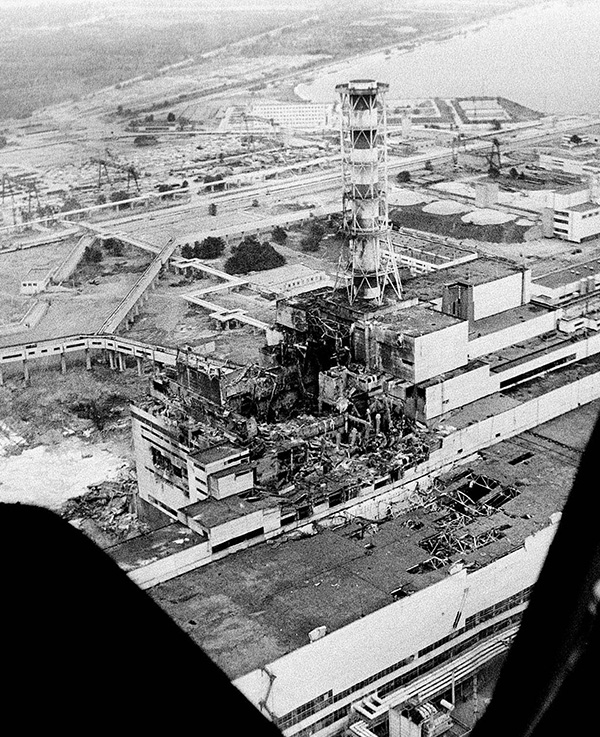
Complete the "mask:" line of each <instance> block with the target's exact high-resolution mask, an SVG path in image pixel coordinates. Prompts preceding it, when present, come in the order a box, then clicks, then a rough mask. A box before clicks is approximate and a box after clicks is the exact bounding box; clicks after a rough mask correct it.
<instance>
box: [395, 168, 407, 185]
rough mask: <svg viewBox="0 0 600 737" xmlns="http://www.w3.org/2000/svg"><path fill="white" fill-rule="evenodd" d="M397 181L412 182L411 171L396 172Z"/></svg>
mask: <svg viewBox="0 0 600 737" xmlns="http://www.w3.org/2000/svg"><path fill="white" fill-rule="evenodd" d="M396 181H397V182H398V183H399V184H405V183H406V182H410V172H409V171H408V170H404V171H399V172H398V173H397V174H396Z"/></svg>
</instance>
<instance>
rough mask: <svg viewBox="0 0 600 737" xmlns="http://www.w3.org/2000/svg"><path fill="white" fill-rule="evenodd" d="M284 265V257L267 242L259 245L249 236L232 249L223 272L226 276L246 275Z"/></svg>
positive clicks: (253, 237)
mask: <svg viewBox="0 0 600 737" xmlns="http://www.w3.org/2000/svg"><path fill="white" fill-rule="evenodd" d="M285 263H286V260H285V257H284V256H282V255H281V254H280V253H279V252H278V251H276V250H275V249H274V248H273V246H272V245H271V244H270V243H269V242H268V241H265V242H264V243H260V242H259V240H258V238H257V237H256V236H254V235H251V236H247V237H246V238H244V240H243V241H241V243H239V244H238V245H237V246H234V247H233V248H232V250H231V256H230V257H229V258H228V259H227V261H226V262H225V271H226V272H227V273H228V274H248V273H249V272H250V271H265V270H266V269H275V268H277V267H278V266H283V265H284V264H285Z"/></svg>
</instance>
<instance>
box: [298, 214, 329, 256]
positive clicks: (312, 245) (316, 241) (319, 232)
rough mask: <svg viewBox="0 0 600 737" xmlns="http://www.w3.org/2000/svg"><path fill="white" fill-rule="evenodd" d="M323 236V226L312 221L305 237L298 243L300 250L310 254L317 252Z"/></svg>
mask: <svg viewBox="0 0 600 737" xmlns="http://www.w3.org/2000/svg"><path fill="white" fill-rule="evenodd" d="M324 235H325V226H324V225H322V224H321V223H320V222H319V221H318V220H313V221H312V222H311V224H310V227H309V229H308V233H307V235H306V236H305V237H304V238H303V239H302V241H301V243H300V246H301V248H302V250H303V251H310V252H314V251H318V250H319V246H320V245H321V241H322V240H323V236H324Z"/></svg>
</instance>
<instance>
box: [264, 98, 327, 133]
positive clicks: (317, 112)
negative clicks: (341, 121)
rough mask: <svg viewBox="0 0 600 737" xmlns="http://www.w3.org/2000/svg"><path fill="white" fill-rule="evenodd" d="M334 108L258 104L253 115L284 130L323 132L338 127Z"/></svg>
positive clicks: (291, 104)
mask: <svg viewBox="0 0 600 737" xmlns="http://www.w3.org/2000/svg"><path fill="white" fill-rule="evenodd" d="M333 110H334V106H333V105H332V104H325V103H312V102H300V103H277V102H273V103H257V104H255V105H253V106H252V111H251V115H252V116H253V117H254V118H261V119H264V121H265V122H266V123H269V121H271V120H272V121H273V122H274V123H275V124H276V125H280V126H282V127H283V128H298V129H300V130H323V129H324V128H333V127H335V125H336V122H335V121H334V115H333Z"/></svg>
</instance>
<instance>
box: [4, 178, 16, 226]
mask: <svg viewBox="0 0 600 737" xmlns="http://www.w3.org/2000/svg"><path fill="white" fill-rule="evenodd" d="M7 196H9V197H10V202H11V209H12V216H13V225H16V224H17V208H16V206H15V189H14V186H13V180H12V178H11V177H9V175H8V174H2V204H4V200H5V199H6V197H7Z"/></svg>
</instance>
